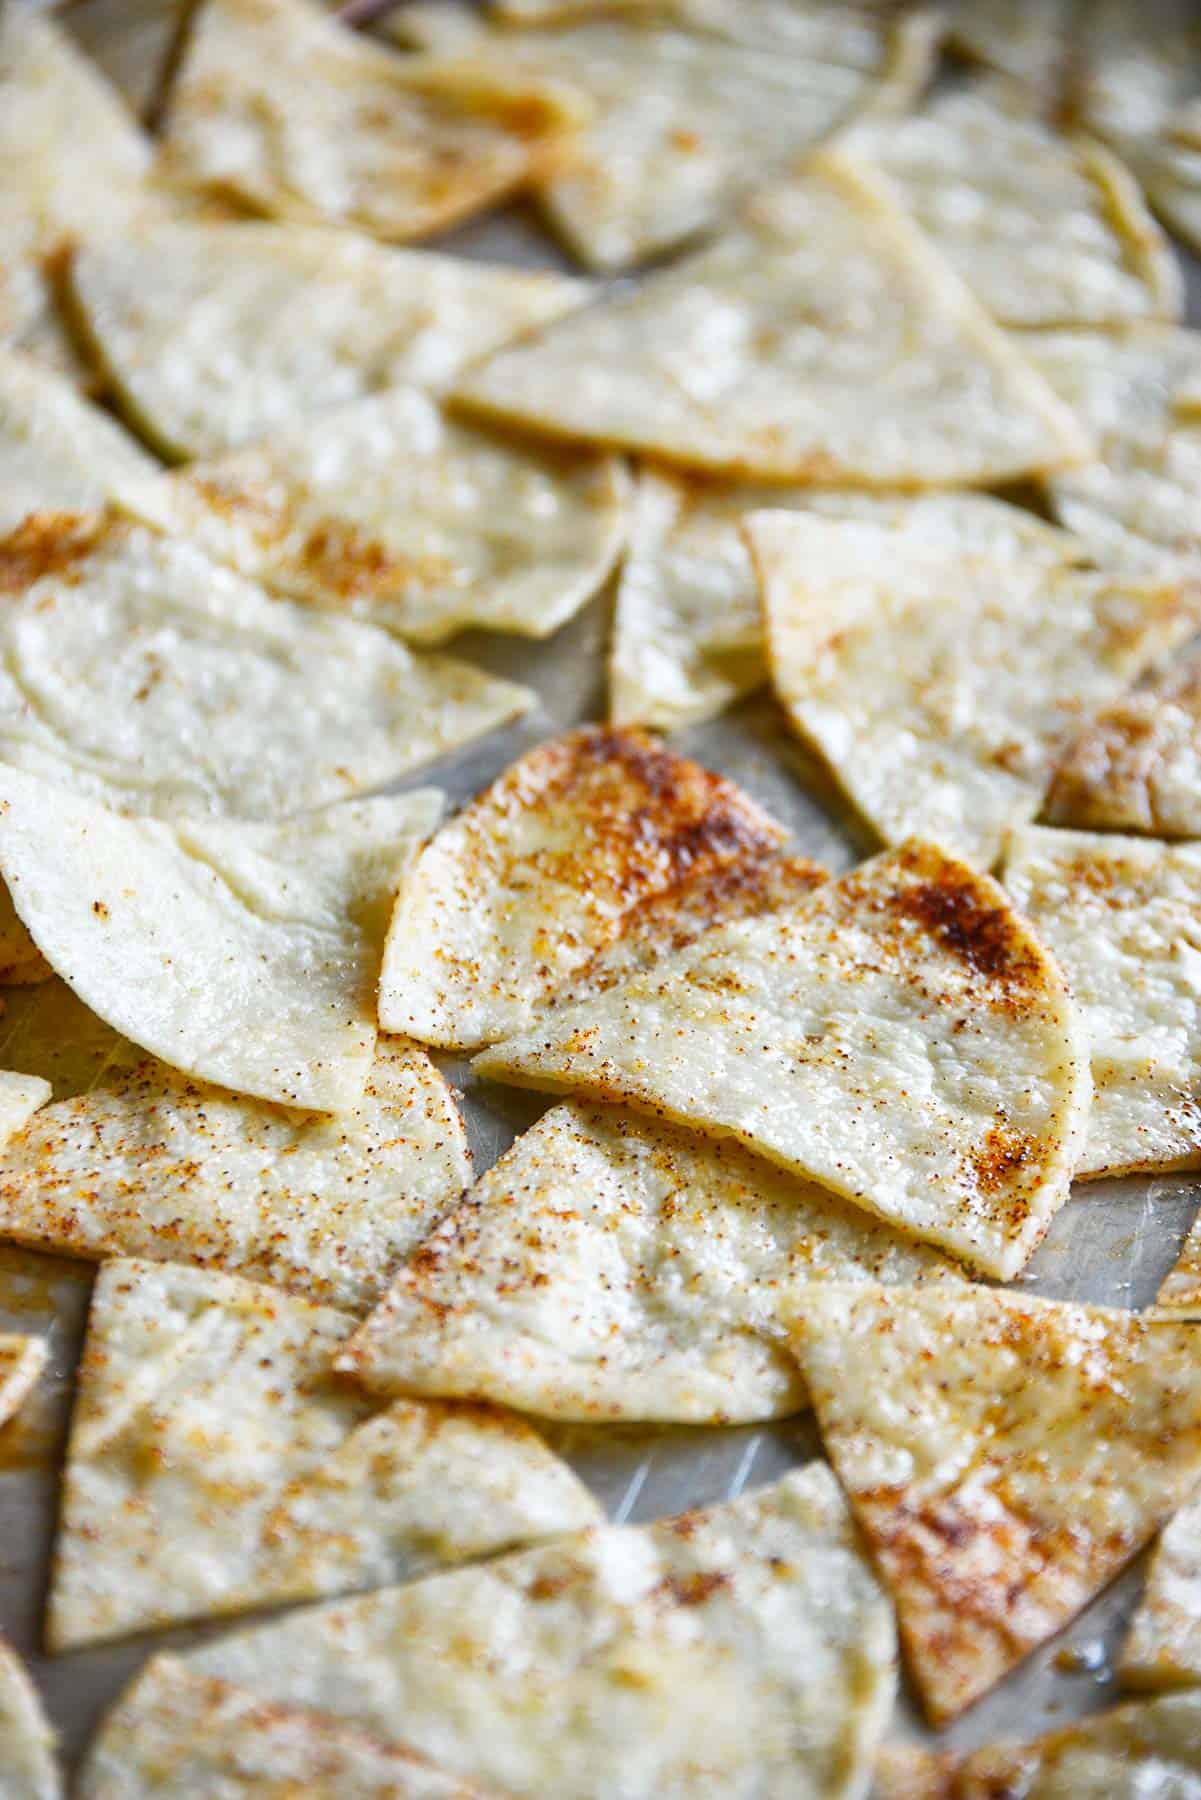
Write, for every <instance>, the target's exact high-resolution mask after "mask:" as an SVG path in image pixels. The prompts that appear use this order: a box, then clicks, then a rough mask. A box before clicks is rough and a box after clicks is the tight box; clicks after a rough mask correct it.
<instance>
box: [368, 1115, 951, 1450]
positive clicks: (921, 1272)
mask: <svg viewBox="0 0 1201 1800" xmlns="http://www.w3.org/2000/svg"><path fill="white" fill-rule="evenodd" d="M830 1277H833V1278H835V1279H840V1278H841V1279H855V1278H856V1277H859V1278H862V1279H867V1280H875V1281H896V1282H903V1283H918V1282H921V1281H927V1280H928V1281H947V1280H956V1279H962V1275H961V1273H960V1271H959V1270H957V1269H956V1268H955V1266H954V1265H953V1264H952V1263H950V1262H948V1261H947V1260H946V1258H944V1257H942V1256H939V1255H938V1254H937V1253H936V1252H934V1251H931V1250H930V1249H929V1248H927V1246H925V1245H922V1244H917V1243H914V1242H912V1241H911V1240H909V1239H906V1238H903V1237H901V1236H900V1234H899V1233H896V1232H894V1231H891V1230H890V1229H889V1228H888V1227H887V1226H885V1225H881V1224H879V1223H878V1222H877V1221H875V1220H873V1219H872V1218H870V1216H869V1215H867V1214H866V1213H864V1212H863V1211H861V1209H860V1208H858V1207H853V1206H847V1205H846V1204H845V1203H843V1202H839V1201H837V1200H835V1199H833V1198H832V1197H831V1196H830V1195H829V1194H828V1193H826V1192H823V1191H822V1190H821V1189H820V1188H816V1187H813V1186H811V1185H809V1184H806V1183H804V1182H801V1181H798V1180H796V1179H795V1178H794V1177H791V1176H787V1175H781V1174H780V1173H779V1172H778V1171H777V1170H775V1169H773V1168H772V1167H771V1165H770V1164H769V1163H762V1162H760V1161H759V1160H758V1158H757V1157H753V1156H748V1155H747V1153H746V1152H745V1151H744V1150H741V1149H740V1148H739V1147H738V1146H737V1145H734V1144H717V1143H713V1142H711V1141H710V1140H708V1139H706V1138H701V1137H695V1136H693V1135H692V1134H691V1133H689V1132H682V1131H674V1130H671V1129H670V1128H668V1127H666V1126H659V1125H652V1124H650V1123H648V1122H647V1121H645V1120H641V1119H637V1118H634V1117H630V1116H627V1115H625V1114H622V1113H618V1112H614V1111H612V1110H605V1109H590V1108H585V1107H581V1106H576V1105H574V1104H571V1105H566V1106H556V1107H553V1108H552V1110H551V1111H550V1112H548V1113H545V1114H544V1115H543V1117H542V1118H541V1119H540V1120H539V1121H538V1123H537V1124H536V1125H534V1126H532V1127H531V1128H530V1130H528V1131H527V1132H525V1134H524V1135H523V1136H522V1137H520V1138H518V1140H517V1142H516V1143H515V1144H514V1145H513V1146H512V1148H511V1149H510V1150H508V1151H506V1153H505V1154H504V1155H503V1156H502V1157H501V1159H500V1161H499V1162H498V1163H496V1164H495V1165H494V1166H493V1167H492V1168H491V1169H489V1170H488V1172H487V1174H486V1175H484V1176H483V1177H482V1179H481V1180H480V1181H479V1182H477V1184H476V1186H475V1187H474V1188H473V1189H472V1190H471V1192H470V1193H469V1194H466V1195H464V1197H463V1199H462V1201H461V1202H460V1204H459V1205H458V1206H456V1207H454V1208H453V1209H452V1210H451V1211H450V1212H449V1213H447V1215H446V1216H445V1218H443V1219H442V1220H440V1221H439V1223H438V1224H437V1225H436V1226H435V1227H434V1229H433V1230H432V1231H431V1232H430V1234H429V1236H428V1237H427V1238H426V1239H425V1240H424V1242H423V1243H422V1244H421V1245H420V1246H419V1248H418V1249H417V1251H416V1252H415V1254H413V1255H412V1256H410V1257H409V1258H408V1260H407V1261H405V1262H403V1263H401V1265H400V1266H399V1268H398V1270H397V1271H396V1275H395V1279H394V1280H393V1283H392V1286H391V1288H390V1290H389V1292H388V1294H387V1297H386V1298H385V1299H384V1300H383V1301H382V1302H381V1304H380V1305H379V1306H378V1307H377V1308H376V1310H375V1311H374V1312H373V1313H372V1315H371V1317H370V1319H369V1320H368V1321H367V1323H366V1324H365V1325H363V1326H362V1327H361V1328H360V1330H359V1331H358V1332H357V1333H356V1335H355V1336H354V1338H353V1339H351V1341H350V1342H349V1344H348V1345H347V1346H346V1347H345V1348H344V1349H343V1351H342V1352H341V1354H340V1356H339V1359H338V1365H337V1366H338V1367H339V1368H341V1369H344V1370H346V1371H347V1372H348V1373H350V1374H353V1375H354V1376H355V1377H356V1378H357V1379H358V1380H359V1381H360V1382H362V1383H363V1384H364V1385H365V1386H366V1387H368V1388H369V1389H370V1390H371V1391H372V1392H373V1393H377V1394H399V1393H415V1394H433V1395H442V1396H448V1397H459V1398H463V1399H476V1400H495V1401H499V1402H501V1403H503V1404H506V1405H510V1406H515V1407H517V1408H518V1409H519V1410H521V1411H523V1412H530V1413H539V1414H541V1415H542V1416H543V1417H546V1418H552V1419H574V1420H580V1419H583V1420H589V1419H594V1420H611V1419H634V1420H666V1421H675V1422H678V1423H685V1424H688V1423H691V1424H703V1425H729V1424H736V1423H740V1422H744V1421H754V1420H759V1419H767V1418H779V1417H785V1416H787V1415H788V1414H789V1413H792V1412H797V1411H799V1410H800V1408H801V1407H802V1406H803V1405H804V1393H803V1389H802V1388H801V1387H800V1385H799V1383H798V1380H797V1371H796V1365H795V1363H794V1362H793V1361H792V1359H791V1358H790V1357H789V1356H788V1355H787V1353H786V1352H785V1351H783V1350H782V1349H781V1347H780V1345H779V1341H778V1340H779V1336H780V1320H781V1316H782V1314H783V1313H784V1312H785V1311H787V1310H790V1309H792V1308H794V1307H795V1306H796V1305H797V1304H798V1292H799V1290H801V1289H803V1288H804V1286H805V1284H806V1283H808V1282H810V1281H814V1280H818V1281H820V1280H823V1279H827V1278H830ZM773 1339H774V1340H776V1341H774V1342H773Z"/></svg>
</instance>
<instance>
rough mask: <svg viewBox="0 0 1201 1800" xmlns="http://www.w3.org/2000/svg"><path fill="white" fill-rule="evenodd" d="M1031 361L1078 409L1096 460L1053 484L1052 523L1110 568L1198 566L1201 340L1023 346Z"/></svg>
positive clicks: (1043, 340) (1041, 341)
mask: <svg viewBox="0 0 1201 1800" xmlns="http://www.w3.org/2000/svg"><path fill="white" fill-rule="evenodd" d="M1022 343H1023V345H1025V346H1027V347H1028V350H1029V354H1030V358H1031V360H1032V362H1034V364H1035V365H1036V367H1037V368H1038V370H1039V372H1040V374H1042V375H1043V376H1044V377H1045V378H1046V380H1047V381H1048V382H1049V383H1050V385H1051V386H1052V387H1053V388H1054V389H1055V391H1056V393H1057V394H1058V395H1059V396H1060V398H1061V399H1062V400H1064V401H1065V402H1066V403H1067V404H1068V405H1069V406H1072V407H1074V408H1075V410H1076V412H1077V413H1078V415H1079V417H1080V419H1081V420H1082V421H1083V423H1084V424H1085V425H1086V426H1087V428H1088V430H1089V432H1090V433H1091V434H1092V436H1093V438H1094V439H1095V441H1096V444H1097V452H1098V453H1097V458H1096V460H1095V461H1093V462H1090V463H1087V464H1086V465H1084V466H1083V467H1081V468H1078V469H1072V470H1071V471H1068V472H1064V473H1061V474H1059V475H1056V476H1055V477H1054V478H1053V479H1051V480H1049V481H1048V483H1047V491H1048V494H1049V496H1050V499H1051V504H1052V506H1053V508H1054V511H1055V516H1056V517H1057V518H1058V519H1059V520H1060V521H1061V523H1062V524H1064V525H1066V526H1068V527H1069V529H1070V530H1072V531H1074V532H1077V533H1078V534H1079V536H1080V537H1082V538H1083V539H1084V540H1085V541H1086V542H1087V543H1089V544H1090V545H1092V546H1093V547H1094V548H1095V550H1096V551H1097V554H1098V555H1099V556H1100V557H1101V558H1102V559H1104V560H1107V561H1113V560H1115V559H1116V560H1118V561H1124V562H1126V563H1127V564H1129V563H1131V562H1139V561H1142V562H1151V563H1154V562H1155V561H1156V560H1162V558H1163V556H1164V555H1165V553H1166V554H1168V555H1170V556H1174V557H1180V556H1183V557H1186V558H1188V559H1189V560H1190V561H1191V562H1192V563H1196V561H1197V560H1198V558H1201V526H1199V525H1198V523H1197V517H1198V510H1199V505H1198V503H1199V500H1201V420H1199V419H1198V418H1196V417H1195V416H1190V414H1191V401H1190V395H1191V394H1192V393H1194V392H1195V390H1196V388H1197V385H1198V383H1199V382H1201V332H1196V331H1184V330H1173V329H1172V328H1171V327H1169V326H1160V327H1152V326H1148V327H1146V328H1145V329H1144V330H1141V331H1136V332H1131V333H1129V334H1127V335H1125V336H1122V337H1118V338H1115V337H1113V336H1111V335H1108V334H1106V333H1102V332H1084V331H1074V332H1046V333H1040V334H1038V335H1037V336H1030V337H1029V338H1027V337H1025V336H1023V338H1022Z"/></svg>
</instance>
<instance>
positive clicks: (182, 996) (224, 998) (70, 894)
mask: <svg viewBox="0 0 1201 1800" xmlns="http://www.w3.org/2000/svg"><path fill="white" fill-rule="evenodd" d="M441 801H442V797H441V795H440V794H438V793H437V792H436V790H421V791H419V792H416V793H413V794H406V795H403V796H398V797H391V796H390V797H387V798H378V799H374V800H361V801H355V802H347V803H345V804H344V805H342V806H337V807H333V808H330V809H328V810H326V811H324V812H317V813H311V814H308V815H306V816H305V817H304V818H302V819H300V820H297V821H296V822H295V823H292V824H279V825H250V824H245V823H243V822H242V821H237V820H228V819H214V820H201V821H192V822H181V823H179V824H177V825H168V824H165V823H162V822H160V821H158V820H154V819H123V818H120V817H119V816H118V815H117V814H116V813H112V812H109V811H108V810H107V808H105V807H103V806H100V805H99V804H97V802H95V801H93V800H87V799H84V798H83V797H81V796H79V795H77V794H72V793H69V792H68V791H67V790H66V789H65V788H59V787H54V786H51V785H50V784H49V783H48V782H44V781H38V780H36V779H35V778H34V777H32V776H30V775H26V774H24V773H23V772H22V771H21V770H19V769H13V768H10V767H7V766H4V765H0V874H3V877H4V879H5V880H6V881H7V883H8V887H9V891H10V892H11V894H12V897H13V904H14V905H15V907H16V909H17V912H18V913H19V914H20V917H21V920H22V922H23V924H24V925H25V926H26V927H27V928H28V930H29V932H30V933H31V935H32V937H33V939H34V941H35V942H36V944H37V946H38V949H39V950H40V951H41V952H42V955H43V956H44V957H45V958H46V960H47V962H49V963H50V964H51V965H52V967H53V968H54V969H55V970H56V972H57V973H58V974H59V975H61V976H62V977H63V979H64V980H65V981H66V982H68V984H69V985H70V986H71V987H72V988H74V990H75V992H76V993H77V994H78V995H79V998H80V999H81V1000H82V1001H83V1002H84V1003H85V1005H87V1006H89V1007H90V1008H91V1009H92V1011H93V1012H95V1013H98V1014H99V1016H100V1017H101V1018H102V1019H103V1020H104V1021H105V1022H106V1023H107V1024H109V1025H111V1026H112V1028H113V1029H114V1031H117V1032H120V1033H122V1034H123V1035H124V1036H125V1037H128V1038H132V1040H133V1041H134V1043H135V1044H139V1045H141V1047H142V1048H143V1049H144V1050H149V1051H150V1052H151V1054H152V1055H154V1056H159V1057H161V1058H162V1060H163V1061H164V1062H166V1063H169V1064H170V1065H171V1066H172V1067H173V1068H175V1069H179V1070H180V1071H182V1073H184V1074H185V1075H195V1076H198V1077H200V1078H201V1079H202V1080H205V1081H212V1082H216V1083H217V1084H219V1085H220V1086H222V1087H228V1088H233V1089H234V1090H235V1091H237V1092H240V1093H247V1094H252V1095H257V1096H258V1097H259V1098H260V1099H263V1100H275V1101H278V1102H280V1103H281V1104H282V1105H284V1106H294V1107H304V1108H309V1109H311V1110H313V1111H316V1112H345V1111H348V1110H349V1109H350V1108H351V1107H354V1106H355V1105H357V1104H358V1102H359V1101H360V1100H361V1098H362V1095H363V1091H364V1088H365V1085H366V1082H367V1078H368V1075H369V1072H370V1069H371V1063H372V1058H373V1055H374V1051H375V1039H376V1022H375V987H376V976H377V973H378V969H379V952H380V943H381V940H382V937H383V928H384V918H385V917H386V909H387V907H388V906H389V905H390V904H391V901H392V897H393V896H394V895H395V892H396V888H397V885H398V883H399V882H400V880H401V877H402V875H403V873H404V870H405V868H406V865H407V863H408V861H409V860H410V859H411V857H412V856H413V854H414V852H415V851H416V849H417V846H418V844H419V843H420V842H421V840H422V838H423V837H425V836H426V835H427V834H428V833H429V831H430V829H431V827H432V826H433V823H434V821H435V819H436V818H437V816H438V812H439V810H440V807H441Z"/></svg>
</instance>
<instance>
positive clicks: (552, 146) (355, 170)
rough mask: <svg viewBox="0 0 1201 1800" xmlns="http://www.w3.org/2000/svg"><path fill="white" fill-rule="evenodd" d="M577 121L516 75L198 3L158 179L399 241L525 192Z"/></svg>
mask: <svg viewBox="0 0 1201 1800" xmlns="http://www.w3.org/2000/svg"><path fill="white" fill-rule="evenodd" d="M587 113H588V109H587V107H586V105H585V104H584V103H583V102H582V100H581V99H580V97H579V96H578V95H576V94H575V93H573V92H572V91H571V90H570V89H568V88H566V87H564V86H562V85H557V86H556V85H551V84H549V83H546V82H539V81H536V80H531V79H530V78H529V77H527V76H523V75H522V74H521V73H520V71H515V72H514V74H513V75H512V76H510V77H508V78H506V77H505V76H503V75H501V76H499V77H498V75H497V73H496V72H495V71H493V70H491V69H488V68H486V67H483V66H481V65H479V64H477V63H475V62H474V61H468V60H466V59H463V60H457V59H447V60H445V61H439V60H438V59H436V58H416V57H415V58H412V59H411V60H407V61H402V60H401V59H399V58H398V57H396V56H395V55H394V54H393V53H392V52H390V51H388V50H385V49H384V48H383V47H382V46H380V45H376V44H372V43H370V42H368V41H367V40H365V39H364V38H362V37H359V36H356V35H355V34H353V33H352V32H350V31H348V30H347V29H346V28H345V27H344V26H342V25H340V24H339V23H338V22H337V21H336V20H334V19H331V18H329V17H328V16H327V15H326V14H325V13H324V12H323V11H322V10H321V8H320V7H318V6H316V5H315V4H312V3H311V0H203V5H202V7H201V10H200V12H199V13H198V15H197V17H196V19H195V21H194V22H193V24H192V27H191V31H190V34H189V38H188V45H187V49H186V51H185V54H184V59H183V63H182V66H181V68H180V70H179V73H178V74H177V76H176V78H175V81H174V83H173V85H172V91H171V99H170V105H169V109H168V113H167V126H166V134H165V146H164V155H165V158H166V165H165V166H166V169H167V171H168V172H169V173H170V174H171V175H172V176H173V177H174V178H175V179H176V180H178V181H180V182H182V183H191V184H193V185H195V186H198V187H201V188H203V189H205V190H207V191H209V192H215V193H218V194H222V193H224V194H233V195H234V196H236V198H237V199H238V200H240V201H242V202H243V203H244V204H246V205H249V206H252V207H254V208H256V209H257V210H258V211H261V212H264V213H268V214H276V215H278V216H280V217H282V218H293V219H298V220H302V221H304V220H308V221H310V222H312V223H324V224H332V225H349V226H355V227H358V228H359V229H360V230H363V231H366V232H368V233H370V234H371V235H372V236H374V237H379V238H385V239H389V240H392V241H400V240H403V239H405V238H415V237H422V236H425V235H428V234H429V233H430V232H434V231H441V230H444V229H445V228H446V227H447V226H450V225H453V224H454V223H455V222H456V221H457V220H459V219H463V218H466V217H468V216H469V215H470V214H471V213H474V212H478V211H480V210H481V209H482V208H483V207H486V206H491V205H492V204H493V203H494V202H495V201H497V200H502V199H504V198H505V196H506V195H508V194H511V193H513V192H515V191H516V190H517V189H518V188H521V187H524V186H527V185H528V184H529V182H530V181H531V180H532V179H533V177H534V176H535V175H537V174H538V173H539V172H540V171H541V170H542V169H544V168H545V167H547V166H548V164H549V163H551V162H553V161H554V160H555V159H556V158H557V157H558V156H560V155H561V154H562V147H563V144H564V141H565V136H566V134H568V133H569V132H570V131H571V130H572V129H573V128H574V127H575V126H576V125H578V124H579V123H580V121H581V120H582V119H583V118H586V117H587Z"/></svg>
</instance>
